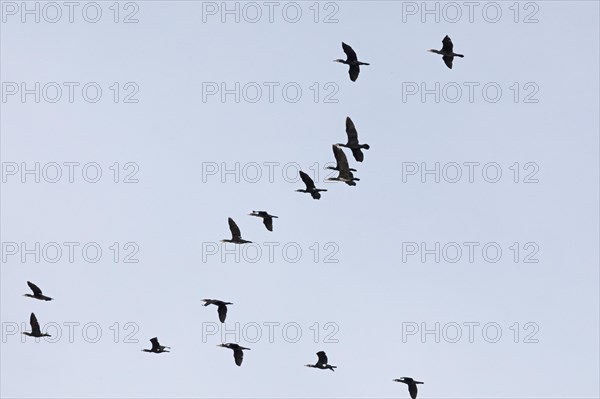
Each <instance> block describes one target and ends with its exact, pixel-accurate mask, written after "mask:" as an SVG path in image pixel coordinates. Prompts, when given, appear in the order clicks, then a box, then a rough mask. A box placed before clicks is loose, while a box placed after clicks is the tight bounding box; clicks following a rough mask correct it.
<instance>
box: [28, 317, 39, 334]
mask: <svg viewBox="0 0 600 399" xmlns="http://www.w3.org/2000/svg"><path fill="white" fill-rule="evenodd" d="M29 324H31V333H32V334H34V335H40V334H41V330H40V323H38V321H37V317H35V314H33V313H31V316H29Z"/></svg>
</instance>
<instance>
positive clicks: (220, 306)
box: [202, 299, 233, 323]
mask: <svg viewBox="0 0 600 399" xmlns="http://www.w3.org/2000/svg"><path fill="white" fill-rule="evenodd" d="M202 301H203V302H204V305H203V306H208V305H217V313H218V314H219V320H220V321H221V323H225V318H226V317H227V305H233V303H232V302H223V301H219V300H218V299H203V300H202Z"/></svg>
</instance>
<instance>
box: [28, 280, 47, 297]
mask: <svg viewBox="0 0 600 399" xmlns="http://www.w3.org/2000/svg"><path fill="white" fill-rule="evenodd" d="M27 285H28V286H29V288H30V289H31V291H33V295H31V294H23V296H26V297H29V298H35V299H39V300H40V301H51V300H52V298H50V297H49V296H46V295H43V294H42V290H41V289H40V287H38V286H37V285H35V284H33V283H32V282H31V281H28V282H27Z"/></svg>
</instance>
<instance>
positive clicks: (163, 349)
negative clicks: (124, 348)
mask: <svg viewBox="0 0 600 399" xmlns="http://www.w3.org/2000/svg"><path fill="white" fill-rule="evenodd" d="M150 342H152V348H151V349H142V352H150V353H163V352H170V351H168V350H166V349H171V347H170V346H162V345H161V344H159V343H158V338H156V337H154V338H152V339H151V340H150Z"/></svg>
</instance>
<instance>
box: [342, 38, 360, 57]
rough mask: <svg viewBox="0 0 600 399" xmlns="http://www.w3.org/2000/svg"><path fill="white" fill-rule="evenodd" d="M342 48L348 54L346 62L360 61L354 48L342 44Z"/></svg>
mask: <svg viewBox="0 0 600 399" xmlns="http://www.w3.org/2000/svg"><path fill="white" fill-rule="evenodd" d="M342 48H343V49H344V53H346V61H358V57H357V56H356V53H355V52H354V50H353V49H352V47H350V46H348V45H347V44H346V43H344V42H342Z"/></svg>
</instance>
